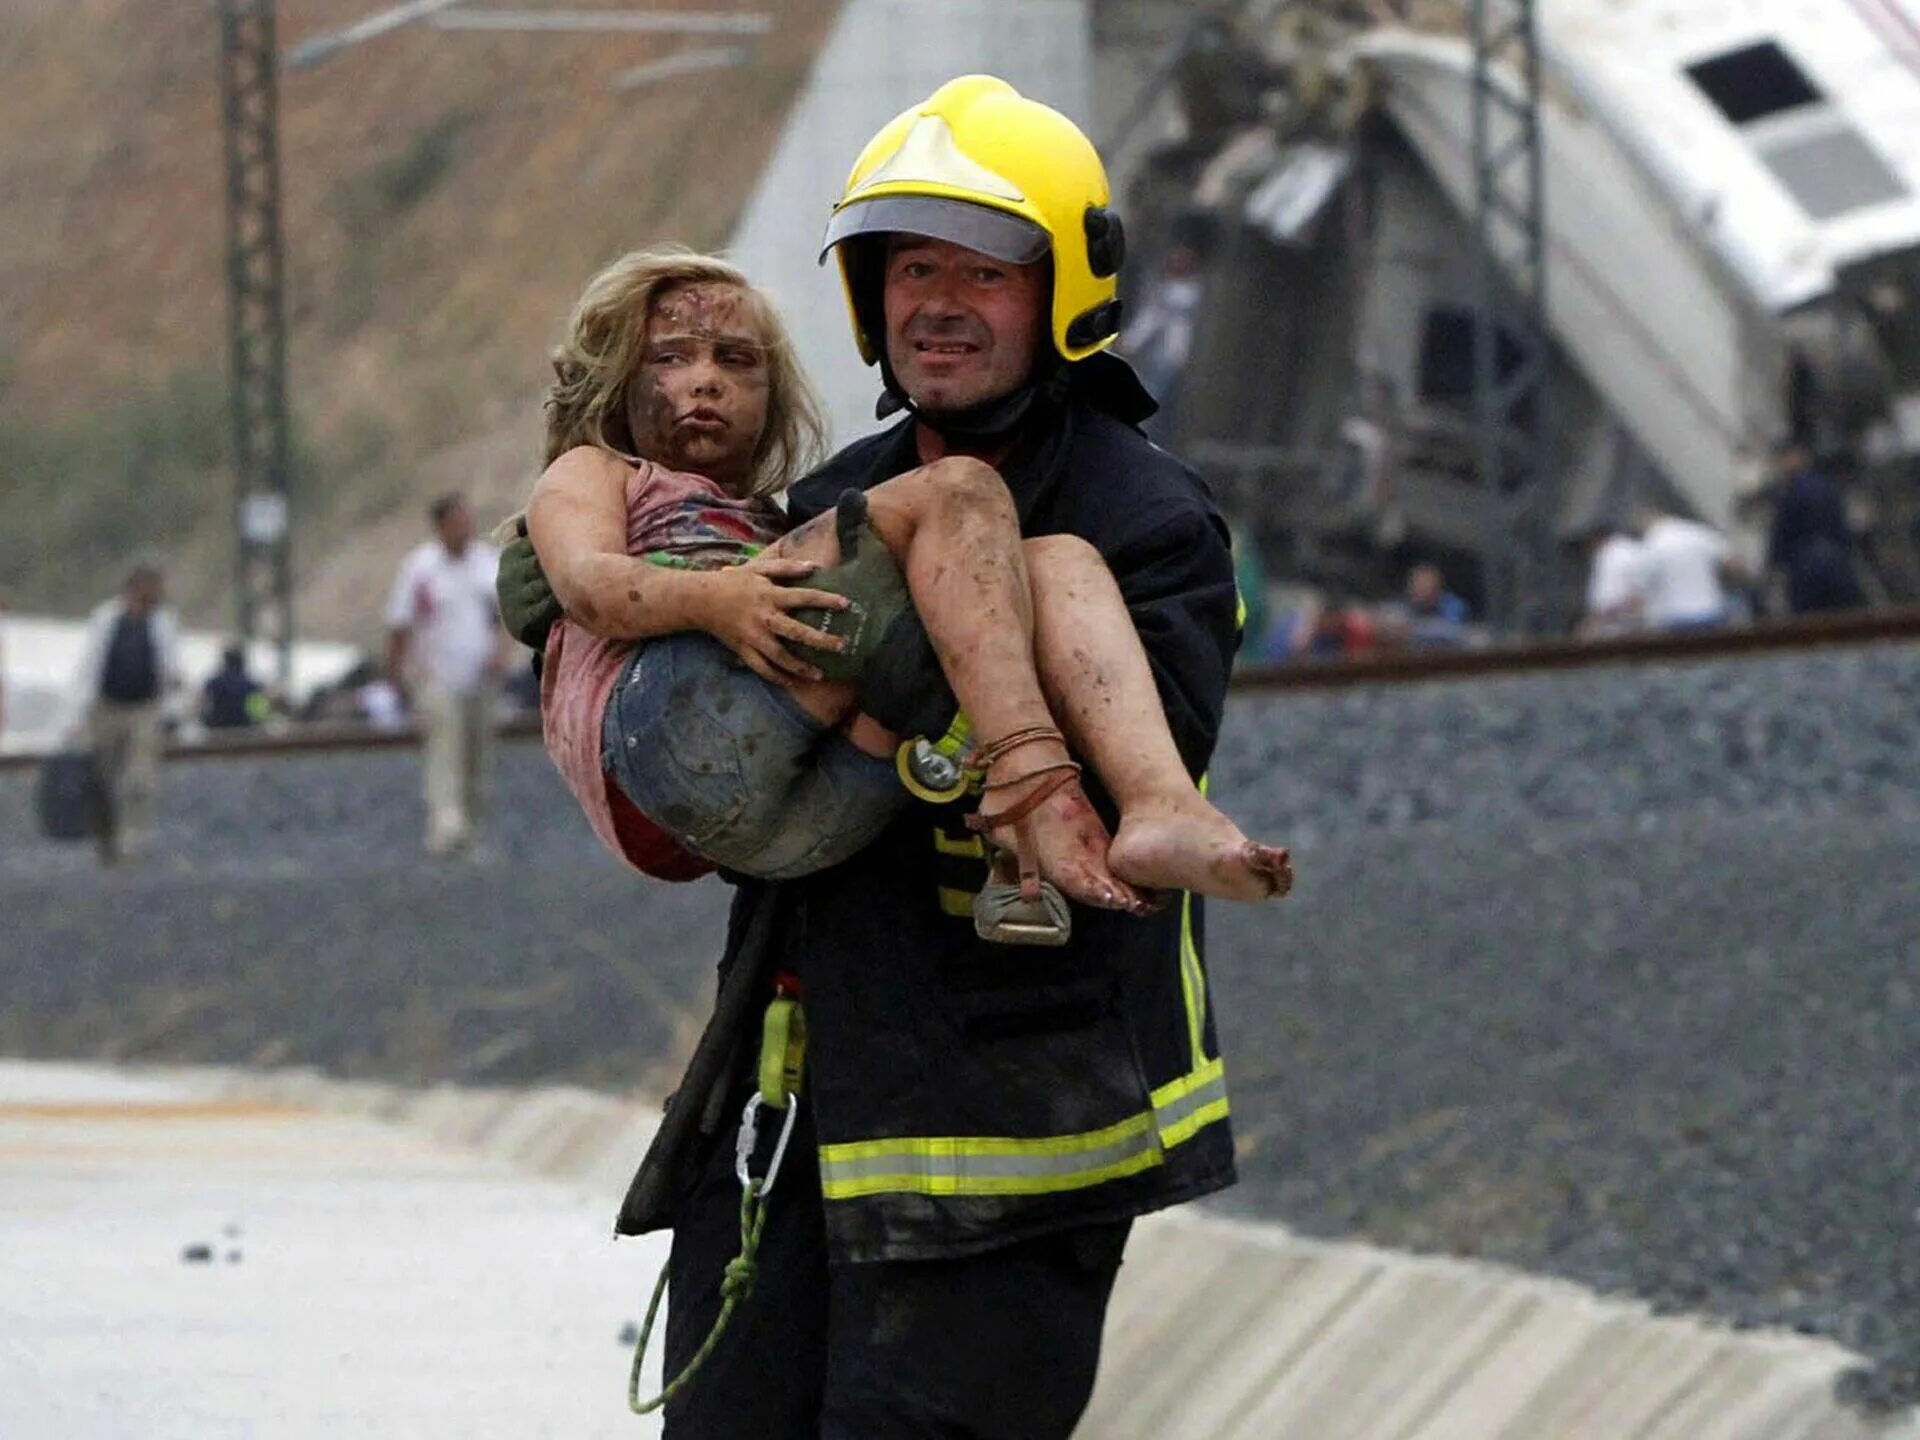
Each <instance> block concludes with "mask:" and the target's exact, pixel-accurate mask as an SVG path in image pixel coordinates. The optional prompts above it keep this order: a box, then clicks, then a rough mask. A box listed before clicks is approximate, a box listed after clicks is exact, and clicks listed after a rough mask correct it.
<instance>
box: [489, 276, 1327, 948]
mask: <svg viewBox="0 0 1920 1440" xmlns="http://www.w3.org/2000/svg"><path fill="white" fill-rule="evenodd" d="M554 369H555V372H556V376H557V378H556V381H555V383H554V384H553V386H552V388H551V391H550V393H549V396H548V400H547V445H546V457H547V461H548V465H547V469H546V472H545V473H544V474H543V475H542V476H541V478H540V481H539V484H538V485H537V486H536V488H535V490H534V493H533V498H532V500H531V502H530V504H529V507H528V510H527V515H526V527H527V533H528V535H529V537H530V538H531V540H532V543H533V546H534V549H535V551H536V553H537V555H538V557H539V562H540V567H541V569H543V570H544V572H545V575H546V577H547V583H548V584H549V585H551V587H552V590H553V592H554V595H555V596H556V597H557V599H558V600H559V602H560V604H561V606H562V607H563V609H564V612H565V617H566V618H565V619H564V620H562V621H561V622H560V623H558V624H556V625H555V626H554V627H553V630H552V632H551V634H550V635H549V637H548V640H547V646H546V651H545V656H544V665H543V672H542V682H541V712H542V718H543V724H544V729H545V734H546V741H547V746H548V749H549V751H550V752H551V753H552V755H553V758H554V760H555V762H556V764H557V765H558V766H559V769H560V771H561V774H562V775H563V776H564V777H565V779H566V781H567V784H568V786H569V788H570V789H571V790H572V791H573V793H574V795H575V796H576V798H577V799H578V800H579V802H580V804H581V806H582V808H583V809H584V810H585V811H586V813H587V816H588V818H589V820H590V821H591V822H592V824H593V827H594V829H595V831H596V832H597V833H598V834H599V835H600V837H601V838H602V839H603V840H604V841H605V842H606V843H607V844H608V845H609V846H611V847H612V848H613V849H614V850H615V851H616V852H617V853H619V854H620V855H622V856H623V857H624V858H625V859H627V860H628V861H629V862H630V863H631V864H633V865H634V866H635V867H636V868H638V869H640V870H642V871H644V872H646V873H648V874H651V875H656V876H661V877H665V878H673V879H685V878H691V877H692V876H694V875H697V874H701V873H705V872H706V871H708V870H711V869H713V868H715V867H725V868H726V869H728V870H732V871H735V872H738V873H740V874H743V875H748V876H756V877H761V878H766V879H776V880H777V879H786V878H791V877H794V876H798V875H804V874H808V873H811V872H813V871H815V870H820V869H824V868H826V867H828V866H831V865H835V864H837V863H839V862H840V861H842V860H845V859H847V858H848V857H850V856H851V855H853V854H854V853H855V852H856V851H858V850H860V849H861V848H862V847H864V846H865V845H867V844H868V843H870V842H871V841H873V840H874V839H875V838H876V837H878V836H879V834H880V833H881V831H882V830H884V829H885V828H886V826H887V824H888V823H889V822H890V821H891V820H892V819H893V817H894V816H895V815H896V814H897V813H898V812H899V810H900V808H901V807H902V806H903V805H906V804H909V803H912V796H911V795H910V794H909V791H908V789H907V788H906V787H905V785H903V783H902V778H901V771H900V769H899V768H898V767H897V766H896V752H897V751H898V749H899V747H900V743H901V741H900V737H898V736H895V735H892V734H890V733H888V732H886V731H885V730H884V729H882V728H881V727H880V725H879V724H878V723H877V722H875V721H874V720H872V719H871V718H870V717H868V716H866V715H864V714H863V713H861V708H860V705H859V701H858V695H859V682H860V680H861V677H862V672H863V670H864V669H865V667H866V666H867V665H868V664H869V662H870V661H872V659H873V657H875V656H876V655H880V654H883V653H884V652H885V650H886V647H887V646H888V645H889V644H890V643H891V637H894V636H895V635H896V633H897V627H900V626H902V625H905V626H909V627H910V626H911V625H912V624H913V618H914V617H913V613H912V612H917V614H918V618H919V623H920V624H921V625H922V626H924V628H925V632H926V635H927V636H928V637H929V638H930V640H931V642H932V646H933V650H934V653H935V655H936V656H937V658H938V660H939V663H940V667H941V669H942V670H943V671H944V673H945V675H946V678H947V681H948V684H949V685H950V687H951V689H952V691H953V694H954V697H955V698H956V699H957V701H958V703H959V705H960V707H961V711H962V713H963V715H964V717H965V724H964V726H963V727H960V728H959V729H957V730H956V731H955V732H954V733H955V734H963V735H966V736H970V737H972V738H971V741H970V742H967V743H965V745H964V748H963V749H962V750H961V753H960V754H959V756H958V759H959V764H960V773H961V774H962V775H963V776H964V777H966V778H967V779H968V780H970V781H971V785H972V788H974V789H976V790H977V792H978V794H979V797H980V803H979V809H978V811H977V813H976V814H974V815H972V816H970V817H969V820H968V824H969V825H970V827H971V828H973V829H975V830H976V831H978V832H980V833H981V834H982V836H983V837H984V838H985V839H986V841H987V842H988V853H989V855H990V857H991V858H992V861H993V876H992V881H991V883H990V884H989V885H988V886H986V887H985V889H983V891H982V892H981V897H980V899H979V901H978V902H977V903H976V905H975V923H976V927H977V928H978V929H979V931H980V933H981V934H982V935H984V936H987V937H988V938H990V939H1005V940H1012V941H1025V942H1027V943H1059V942H1060V941H1061V940H1064V938H1065V936H1066V933H1067V929H1068V926H1069V924H1070V919H1069V909H1068V905H1067V903H1066V902H1067V901H1074V902H1078V903H1080V904H1085V905H1094V906H1101V907H1105V908H1109V909H1120V910H1132V911H1136V912H1142V913H1144V912H1145V911H1146V910H1149V909H1151V908H1153V907H1154V906H1155V905H1156V904H1157V903H1159V902H1161V901H1162V900H1163V899H1164V896H1163V895H1162V894H1160V893H1159V892H1166V891H1174V890H1191V891H1195V892H1197V893H1200V894H1205V895H1212V896H1217V897H1220V898H1223V899H1229V900H1264V899H1267V898H1270V897H1274V896H1279V895H1284V894H1285V893H1286V892H1287V890H1288V889H1289V888H1290V886H1291V884H1292V871H1291V866H1290V862H1289V860H1288V856H1287V852H1286V851H1285V850H1284V849H1280V848H1277V847H1274V846H1269V845H1264V844H1261V843H1259V842H1257V841H1253V840H1250V839H1248V838H1247V837H1246V836H1245V835H1244V834H1242V833H1241V831H1240V830H1239V829H1238V828H1237V827H1236V826H1235V825H1234V824H1233V822H1232V821H1230V820H1229V819H1227V817H1226V816H1224V815H1223V814H1221V813H1220V812H1219V811H1218V810H1216V809H1215V808H1214V807H1213V806H1212V805H1211V804H1209V803H1208V802H1207V801H1206V800H1205V799H1204V798H1203V797H1202V796H1201V795H1200V793H1199V792H1198V791H1197V790H1196V789H1195V787H1194V784H1193V782H1192V780H1191V779H1190V778H1189V776H1188V774H1187V772H1186V769H1185V768H1184V766H1183V765H1182V763H1181V761H1180V757H1179V755H1178V753H1177V752H1176V750H1175V748H1174V743H1173V740H1172V738H1171V736H1170V735H1169V733H1168V730H1167V727H1166V721H1165V716H1164V714H1163V712H1162V710H1161V707H1160V700H1159V697H1158V694H1157V692H1156V691H1155V688H1154V682H1153V676H1152V672H1151V670H1150V669H1149V666H1148V663H1147V658H1146V655H1145V652H1144V651H1143V650H1142V649H1141V646H1140V642H1139V637H1138V635H1137V634H1136V633H1135V631H1134V628H1133V622H1132V620H1131V618H1130V617H1129V615H1128V612H1127V609H1126V606H1125V603H1124V602H1123V600H1122V599H1121V596H1120V592H1119V589H1118V587H1117V586H1116V585H1115V583H1114V581H1113V578H1112V576H1111V575H1110V574H1109V573H1108V571H1107V569H1106V566H1105V565H1104V563H1103V562H1102V561H1101V559H1100V557H1099V555H1098V553H1097V552H1095V551H1094V549H1093V548H1092V547H1091V546H1089V545H1087V544H1086V543H1085V542H1083V541H1081V540H1078V539H1075V538H1073V537H1069V536H1051V537H1042V538H1037V539H1033V540H1025V541H1023V540H1022V539H1021V537H1020V534H1019V526H1018V519H1017V517H1016V515H1015V511H1014V506H1013V502H1012V498H1011V497H1010V496H1009V494H1008V493H1007V490H1006V487H1005V485H1004V484H1003V483H1002V482H1001V480H1000V477H999V476H998V475H997V474H996V473H995V472H994V470H993V469H992V468H991V467H989V466H988V465H986V464H984V463H983V462H981V461H978V460H973V459H967V458H959V457H952V458H947V459H943V460H939V461H936V462H934V463H933V464H930V465H926V466H923V467H922V468H920V469H917V470H914V471H911V472H909V473H907V474H904V475H900V476H898V477H896V478H894V479H891V480H888V481H886V482H884V483H882V484H879V485H876V486H874V487H873V488H872V489H871V490H868V491H865V492H860V491H849V492H848V493H847V494H846V495H844V496H843V497H842V498H841V502H840V505H839V507H838V509H837V511H836V512H833V513H829V514H826V515H822V516H820V517H818V518H817V519H816V520H814V521H811V522H809V523H807V524H805V525H802V526H800V527H799V528H797V529H793V530H791V531H789V530H788V529H787V526H786V524H785V520H784V517H783V515H782V513H781V511H780V510H779V508H778V507H777V506H776V505H775V504H774V500H773V497H774V496H776V495H777V494H778V493H779V492H780V491H782V490H783V489H784V488H785V487H786V485H787V484H788V483H789V482H790V481H791V480H793V479H795V478H797V476H798V475H799V474H800V473H801V472H802V471H803V470H804V468H805V466H806V465H807V464H809V463H810V462H811V461H812V459H813V458H814V457H815V455H816V454H817V452H818V449H819V442H820V438H821V425H820V421H819V419H818V412H817V409H816V406H815V402H814V401H813V399H812V396H811V394H810V392H809V389H808V387H807V384H806V382H805V379H804V378H803V376H802V375H801V372H800V370H799V367H798V365H797V363H796V360H795V358H794V355H793V351H792V347H791V345H790V343H789V341H788V339H787V336H786V333H785V329H784V327H783V326H782V325H781V323H780V319H779V317H778V315H777V313H776V312H775V311H774V308H773V306H772V305H771V303H770V302H769V301H768V300H767V298H766V297H765V296H764V295H763V294H762V293H761V292H759V291H758V290H756V289H754V288H753V287H752V286H751V285H749V284H748V283H747V281H746V279H745V277H744V276H743V275H742V274H741V273H740V272H739V271H738V270H736V269H734V268H733V267H732V266H730V265H728V264H726V263H725V262H722V261H718V260H714V259H710V258H707V257H704V256H698V255H692V254H687V253H681V252H665V253H640V254H632V255H628V256H626V257H624V258H622V259H621V260H618V261H616V262H615V263H614V264H612V265H611V266H609V267H608V268H607V269H606V270H604V271H602V272H601V273H600V274H599V275H597V276H596V277H595V278H594V279H593V280H592V281H591V282H590V283H589V284H588V286H587V288H586V290H585V291H584V293H583V294H582V296H581V298H580V300H579V302H578V303H577V305H576V306H575V309H574V313H573V317H572V321H571V324H570V326H569V331H568V335H567V338H566V340H565V342H564V343H563V344H562V345H561V346H560V347H559V348H558V349H557V350H556V352H555V356H554ZM1076 755H1077V756H1079V757H1081V758H1082V759H1084V761H1085V762H1086V763H1087V765H1088V766H1090V767H1091V769H1092V771H1093V772H1094V774H1095V775H1097V776H1098V778H1099V780H1100V782H1101V784H1102V785H1103V786H1104V787H1105V789H1106V790H1107V792H1108V793H1109V794H1110V795H1111V796H1112V797H1113V800H1114V803H1115V805H1116V807H1117V810H1118V816H1119V824H1118V828H1117V830H1116V831H1115V832H1113V834H1112V835H1111V836H1110V835H1109V833H1108V831H1107V828H1106V826H1105V824H1104V822H1103V821H1102V820H1101V818H1100V816H1099V814H1098V813H1097V812H1096V811H1095V810H1094V808H1093V806H1092V805H1091V804H1090V803H1089V801H1088V799H1087V796H1086V794H1085V792H1084V791H1083V790H1082V788H1081V785H1080V779H1079V776H1080V762H1079V761H1078V760H1076V759H1075V758H1074V756H1076Z"/></svg>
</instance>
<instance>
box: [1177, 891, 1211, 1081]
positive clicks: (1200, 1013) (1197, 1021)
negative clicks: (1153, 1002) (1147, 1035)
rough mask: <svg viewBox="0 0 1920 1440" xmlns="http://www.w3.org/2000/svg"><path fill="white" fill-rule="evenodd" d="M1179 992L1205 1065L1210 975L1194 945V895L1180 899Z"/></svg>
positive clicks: (1197, 1057)
mask: <svg viewBox="0 0 1920 1440" xmlns="http://www.w3.org/2000/svg"><path fill="white" fill-rule="evenodd" d="M1180 993H1181V994H1182V995H1183V996H1184V997H1185V998H1186V1002H1187V1041H1188V1043H1189V1044H1190V1045H1191V1046H1192V1047H1193V1063H1194V1065H1195V1066H1196V1067H1198V1066H1200V1065H1202V1064H1204V1063H1205V1062H1206V1058H1207V1055H1206V1033H1207V975H1206V971H1204V970H1202V969H1201V968H1200V949H1199V947H1198V946H1197V945H1195V944H1194V943H1193V896H1192V894H1190V893H1182V895H1181V896H1180Z"/></svg>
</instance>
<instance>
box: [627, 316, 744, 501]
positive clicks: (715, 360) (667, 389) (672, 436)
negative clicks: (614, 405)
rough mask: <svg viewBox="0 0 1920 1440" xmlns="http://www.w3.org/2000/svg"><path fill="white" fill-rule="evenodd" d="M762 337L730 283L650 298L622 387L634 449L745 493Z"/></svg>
mask: <svg viewBox="0 0 1920 1440" xmlns="http://www.w3.org/2000/svg"><path fill="white" fill-rule="evenodd" d="M767 399H768V368H767V347H766V340H765V337H764V336H763V335H762V334H761V333H760V329H759V327H758V326H757V325H756V324H755V323H754V321H753V317H752V314H751V312H750V311H749V309H748V307H747V305H746V297H745V295H744V294H743V293H742V291H741V290H740V288H739V287H738V286H736V285H720V284H699V285H681V286H676V287H675V288H673V289H671V290H667V291H664V292H662V293H661V294H660V295H658V296H657V297H655V299H654V302H653V309H652V311H651V312H650V313H649V315H648V317H647V341H646V347H645V349H644V350H643V352H642V354H641V359H640V368H639V370H638V371H637V372H635V374H634V377H633V379H632V380H631V381H630V382H629V383H628V386H627V425H628V428H629V429H630V430H631V432H632V435H633V444H634V449H635V450H636V451H638V452H639V453H640V454H641V455H643V456H644V457H646V458H647V459H649V460H652V461H654V462H655V463H656V464H660V465H665V466H666V467H668V468H669V469H672V470H689V471H692V472H693V473H694V474H696V475H705V476H706V477H707V478H708V479H710V480H713V481H716V482H717V483H718V484H719V485H720V486H721V487H722V488H723V489H725V490H727V491H728V492H729V493H731V494H741V493H744V491H745V489H746V487H747V485H748V484H749V483H750V482H751V481H752V478H753V461H754V455H755V454H756V452H757V451H758V450H759V448H760V436H761V432H762V431H764V430H765V429H766V425H767Z"/></svg>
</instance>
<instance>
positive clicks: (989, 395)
mask: <svg viewBox="0 0 1920 1440" xmlns="http://www.w3.org/2000/svg"><path fill="white" fill-rule="evenodd" d="M1047 290H1048V284H1047V267H1046V266H1045V265H1044V264H1034V265H1013V264H1010V263H1008V262H1007V261H1005V260H996V259H994V258H993V257H992V256H991V255H983V254H981V253H980V252H979V251H978V250H967V249H964V248H962V247H961V246H958V245H955V244H953V243H952V242H951V241H947V240H930V239H926V238H924V237H922V236H918V235H896V236H894V237H893V239H892V241H891V242H890V243H889V245H888V247H887V271H886V289H885V307H886V318H887V360H888V363H890V364H891V365H892V366H893V373H894V375H895V377H896V378H897V379H898V380H899V382H900V386H901V388H902V389H904V390H905V391H906V392H907V394H908V396H909V397H910V398H911V399H912V400H913V403H914V404H915V405H916V406H918V407H919V408H920V409H922V410H927V411H931V412H933V413H935V414H940V413H943V412H950V411H955V410H964V409H966V408H967V407H968V406H971V405H978V404H981V403H982V402H983V401H988V400H998V399H999V398H1000V397H1001V396H1003V395H1010V394H1012V393H1013V392H1014V391H1015V390H1017V389H1019V388H1020V386H1022V385H1024V384H1025V383H1026V381H1027V377H1028V376H1029V375H1031V374H1032V373H1033V362H1034V357H1035V355H1036V354H1037V353H1038V352H1039V346H1040V342H1041V340H1042V338H1043V336H1044V334H1045V330H1046V310H1047V300H1048V295H1047Z"/></svg>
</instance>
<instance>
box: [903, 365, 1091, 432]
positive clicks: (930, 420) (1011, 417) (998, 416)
mask: <svg viewBox="0 0 1920 1440" xmlns="http://www.w3.org/2000/svg"><path fill="white" fill-rule="evenodd" d="M880 373H881V375H882V377H883V378H884V379H885V381H886V389H885V390H884V391H883V392H882V393H881V396H880V399H879V402H878V403H877V404H875V406H874V407H873V413H874V418H875V419H877V420H885V419H887V418H888V417H890V416H893V415H897V414H899V413H900V412H901V411H905V412H906V413H907V414H909V415H911V416H913V418H914V419H916V420H918V421H919V422H920V423H921V424H922V425H924V426H926V427H927V428H928V429H929V430H931V431H933V432H934V433H935V434H936V435H938V436H939V437H940V438H941V439H942V440H944V441H946V442H947V443H948V444H949V445H958V446H965V447H967V448H980V449H985V448H991V447H992V446H993V445H995V444H997V443H999V442H1002V441H1005V440H1006V439H1008V438H1009V437H1010V436H1011V435H1012V434H1013V432H1014V431H1015V430H1017V429H1018V428H1019V427H1020V424H1021V422H1022V421H1024V420H1025V419H1026V418H1027V416H1028V415H1029V414H1031V413H1032V412H1033V410H1034V408H1035V407H1036V406H1039V405H1044V406H1048V407H1051V406H1052V405H1055V404H1058V403H1059V402H1060V401H1062V400H1064V399H1065V398H1066V395H1067V367H1066V366H1065V365H1064V364H1063V363H1061V362H1060V361H1059V360H1058V359H1057V358H1056V357H1055V356H1053V355H1052V354H1051V353H1047V354H1043V355H1042V356H1041V357H1040V358H1039V360H1038V361H1037V362H1036V364H1035V367H1034V374H1033V375H1032V376H1030V377H1029V378H1028V380H1027V383H1026V384H1024V385H1022V386H1020V387H1019V388H1018V389H1017V390H1013V391H1010V392H1008V393H1007V394H1005V395H997V396H995V397H993V398H992V399H990V400H982V401H980V402H979V403H978V404H976V405H968V406H966V407H964V408H963V409H959V410H926V409H923V408H921V407H920V406H918V405H916V404H914V403H913V400H912V398H911V397H910V396H909V395H908V394H907V393H906V391H905V390H904V389H903V388H902V387H901V385H900V382H899V381H898V380H896V379H895V378H894V374H893V367H892V366H891V365H889V364H888V363H887V360H886V357H885V356H884V355H883V356H882V357H881V358H880Z"/></svg>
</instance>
